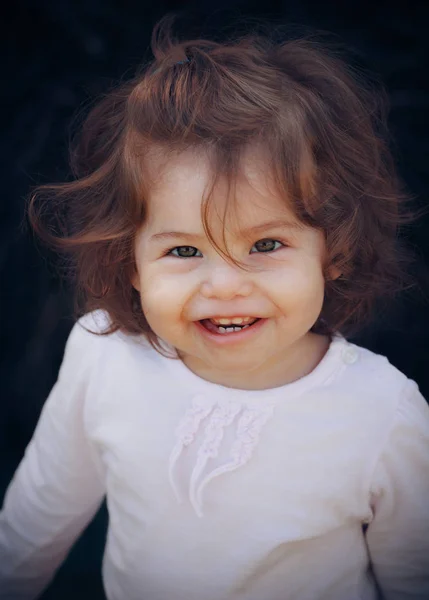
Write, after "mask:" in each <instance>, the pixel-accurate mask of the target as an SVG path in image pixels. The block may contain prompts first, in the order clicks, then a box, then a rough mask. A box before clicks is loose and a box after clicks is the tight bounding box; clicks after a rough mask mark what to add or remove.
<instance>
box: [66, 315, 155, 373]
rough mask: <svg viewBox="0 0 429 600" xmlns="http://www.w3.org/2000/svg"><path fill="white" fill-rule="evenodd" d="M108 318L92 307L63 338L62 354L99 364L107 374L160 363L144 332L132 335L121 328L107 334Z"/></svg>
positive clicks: (109, 322) (109, 320) (109, 321)
mask: <svg viewBox="0 0 429 600" xmlns="http://www.w3.org/2000/svg"><path fill="white" fill-rule="evenodd" d="M110 325H111V319H110V317H109V314H108V313H107V312H106V311H104V310H95V311H92V312H89V313H87V314H85V315H84V316H82V317H81V318H80V319H79V320H78V321H76V323H75V324H74V326H73V328H72V330H71V332H70V335H69V338H68V340H67V344H66V349H65V356H67V355H68V356H70V355H74V356H75V357H76V360H79V359H80V360H82V359H83V357H84V359H85V361H86V362H91V363H92V364H93V365H94V364H95V363H102V366H103V368H102V370H103V372H104V374H107V373H108V371H109V369H111V371H112V372H116V371H118V369H122V370H123V372H124V371H125V370H126V369H127V368H132V366H133V365H135V364H136V363H138V364H139V368H140V369H144V367H145V365H146V364H149V365H152V366H153V365H154V364H156V363H160V361H161V360H162V357H161V355H160V354H159V353H158V352H157V351H156V350H155V349H154V348H153V347H152V346H151V344H150V343H149V342H148V340H147V339H146V337H145V336H144V335H132V334H129V333H125V332H123V331H120V330H118V331H114V332H112V333H109V327H110Z"/></svg>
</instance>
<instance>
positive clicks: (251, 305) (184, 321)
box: [133, 152, 324, 387]
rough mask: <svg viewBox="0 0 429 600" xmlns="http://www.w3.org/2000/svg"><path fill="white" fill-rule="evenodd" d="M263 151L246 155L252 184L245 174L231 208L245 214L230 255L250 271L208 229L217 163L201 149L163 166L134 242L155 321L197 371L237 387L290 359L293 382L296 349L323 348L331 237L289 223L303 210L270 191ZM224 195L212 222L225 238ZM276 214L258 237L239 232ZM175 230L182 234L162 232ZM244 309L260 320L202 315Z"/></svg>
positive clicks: (233, 225) (232, 225) (230, 238)
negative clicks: (226, 327) (206, 213)
mask: <svg viewBox="0 0 429 600" xmlns="http://www.w3.org/2000/svg"><path fill="white" fill-rule="evenodd" d="M257 156H258V155H257V154H256V152H253V153H250V152H248V153H247V154H246V159H245V162H244V165H245V168H244V172H245V175H246V177H247V178H248V179H249V181H250V183H251V185H250V184H249V183H248V182H246V180H245V179H239V180H238V182H237V187H236V194H237V202H238V204H237V212H236V213H234V211H232V215H234V214H236V215H237V218H236V219H234V218H232V219H231V222H229V221H228V223H227V225H228V228H227V231H226V239H227V242H228V248H229V249H230V252H231V254H232V255H233V256H234V257H236V258H237V259H239V260H241V261H244V262H245V263H246V265H247V266H248V267H250V270H249V271H245V270H242V269H240V268H239V267H238V266H235V265H233V264H229V263H228V262H227V261H226V260H225V259H224V258H223V257H222V256H220V255H219V254H218V253H217V252H216V250H215V248H214V247H213V246H212V245H211V244H210V242H209V240H208V239H207V237H206V235H205V234H204V229H203V225H202V222H201V216H200V215H201V213H200V210H201V198H202V196H203V192H204V186H205V185H206V184H207V176H208V170H207V169H208V166H207V165H206V163H205V161H204V159H203V158H202V157H201V156H198V155H196V154H194V153H192V152H187V153H183V154H181V155H180V156H179V157H178V158H176V159H174V161H170V162H169V163H168V164H167V166H166V169H165V171H164V170H163V171H162V173H163V174H164V177H163V178H162V180H160V181H159V183H158V184H157V186H156V187H154V188H153V189H152V192H151V197H150V198H149V210H148V219H147V222H146V223H145V225H144V226H143V228H142V229H141V230H140V231H139V232H138V235H137V238H136V245H135V250H136V263H137V268H138V274H137V275H136V277H135V279H134V280H133V285H134V287H135V288H136V289H138V290H139V291H140V294H141V303H142V308H143V311H144V314H145V316H146V319H147V321H148V323H149V325H150V327H151V328H152V330H153V331H154V332H155V333H156V334H157V335H158V336H159V337H160V338H162V339H163V340H165V341H167V342H168V343H170V344H171V345H173V346H174V347H175V348H176V349H177V350H178V351H179V353H180V355H181V356H182V359H183V361H184V362H185V364H187V365H188V367H189V368H191V370H193V371H194V372H196V373H197V374H200V375H201V376H203V377H204V378H205V379H208V380H211V381H215V382H217V383H225V382H231V381H234V382H235V386H236V387H252V384H250V386H249V381H252V379H253V380H254V385H255V386H261V382H262V381H263V377H264V373H265V374H266V376H268V373H269V372H274V371H277V373H278V372H279V370H280V371H282V369H283V366H284V367H285V370H284V373H285V376H286V381H287V377H288V376H287V374H286V371H287V368H288V367H289V368H292V366H295V367H296V366H297V365H296V364H295V363H296V357H297V356H298V355H301V357H302V355H303V353H304V354H305V352H307V350H306V349H308V348H310V347H313V348H314V344H313V345H312V344H309V341H310V339H311V340H313V341H314V339H315V335H314V334H312V333H309V330H310V328H311V327H312V326H313V325H314V323H315V322H316V320H317V318H318V316H319V314H320V312H321V309H322V304H323V299H324V278H323V273H322V257H323V253H324V236H323V234H322V233H321V232H320V231H317V230H315V229H311V228H304V229H301V230H300V229H293V228H291V229H289V228H287V227H285V226H282V225H281V221H282V220H283V221H284V220H290V221H294V220H295V219H294V217H293V215H292V214H291V212H290V211H288V209H287V208H286V207H285V204H284V202H282V201H281V200H280V199H279V198H277V197H276V196H275V195H273V193H272V192H271V193H270V191H269V189H268V187H267V185H266V181H265V177H264V176H265V175H266V173H267V168H266V167H265V168H264V165H263V164H262V163H261V162H260V161H261V159H259V162H258V158H257ZM155 164H156V163H155V162H154V163H153V165H155ZM155 168H156V167H155ZM156 172H157V173H158V172H159V166H158V171H156ZM222 198H223V196H222V189H221V187H219V188H217V189H216V192H215V198H214V205H215V206H216V207H219V210H216V211H213V212H212V213H211V214H213V215H214V216H213V217H212V220H211V221H210V225H211V230H212V231H213V234H214V236H215V239H216V240H217V241H219V243H220V244H221V239H222V237H221V236H222V229H223V228H222V223H221V221H220V219H219V218H218V217H217V215H216V214H215V213H218V214H220V215H222V214H223V210H222V209H223V206H222ZM267 221H274V222H278V225H274V226H270V227H269V228H266V229H260V230H259V231H257V232H255V233H254V234H253V235H252V236H251V241H249V239H246V237H245V236H243V235H242V234H241V233H240V232H243V231H245V230H246V229H248V228H253V227H256V226H261V224H262V223H265V222H267ZM295 222H296V221H295ZM166 232H183V235H180V234H179V233H178V234H177V235H173V234H171V235H170V236H169V237H167V236H164V237H161V236H159V235H158V234H161V233H166ZM154 236H157V237H154ZM262 240H264V242H262ZM221 247H222V244H221ZM174 248H175V250H174V253H173V254H170V255H166V253H167V252H168V251H169V250H171V249H174ZM267 249H268V250H269V252H263V250H267ZM194 255H195V256H194ZM252 267H255V268H253V269H252ZM256 267H257V268H256ZM240 316H245V317H257V318H260V319H261V320H260V321H259V322H257V323H256V324H255V325H251V326H249V327H247V328H246V329H244V330H242V331H240V332H233V333H228V332H226V333H218V332H217V331H218V330H217V329H215V332H210V331H208V330H207V329H206V328H205V327H204V325H202V324H201V320H203V319H209V318H211V317H212V318H217V319H218V318H220V317H223V318H226V319H230V318H232V317H240ZM205 323H206V322H205ZM209 327H210V325H209ZM212 329H213V328H212ZM292 356H293V357H295V358H294V359H292ZM241 382H243V385H241ZM226 384H227V383H226ZM244 384H245V385H244ZM233 387H234V386H233ZM262 387H264V386H262ZM267 387H268V385H267Z"/></svg>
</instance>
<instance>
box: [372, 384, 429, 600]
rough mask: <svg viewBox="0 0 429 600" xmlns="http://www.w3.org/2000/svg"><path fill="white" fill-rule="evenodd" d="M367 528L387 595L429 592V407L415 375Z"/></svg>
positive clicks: (404, 598) (421, 598)
mask: <svg viewBox="0 0 429 600" xmlns="http://www.w3.org/2000/svg"><path fill="white" fill-rule="evenodd" d="M372 499H373V503H372V507H373V515H374V518H373V520H372V522H371V524H370V525H369V527H368V530H367V532H366V537H367V543H368V549H369V553H370V557H371V562H372V564H373V569H374V573H375V576H376V578H377V581H378V583H379V585H380V588H381V590H382V592H383V595H384V598H385V599H386V600H427V599H428V598H429V407H428V405H427V403H426V401H425V399H424V398H423V396H422V395H421V393H420V391H419V389H418V386H417V384H416V383H415V382H414V381H412V380H409V382H408V385H407V387H406V392H405V394H404V396H403V398H402V399H401V402H400V404H399V406H398V408H397V411H396V415H395V419H394V422H393V424H392V426H391V429H390V433H389V438H388V440H387V443H386V444H385V447H384V450H383V452H382V454H381V456H380V457H379V459H378V462H377V465H376V468H375V471H374V473H373V479H372Z"/></svg>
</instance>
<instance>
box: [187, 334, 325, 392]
mask: <svg viewBox="0 0 429 600" xmlns="http://www.w3.org/2000/svg"><path fill="white" fill-rule="evenodd" d="M330 343H331V338H330V336H328V335H319V334H316V333H308V334H307V336H305V339H303V340H302V341H301V342H300V343H299V344H298V345H296V346H294V348H293V351H292V352H291V353H290V354H289V355H288V356H281V357H279V358H278V359H277V360H276V361H275V362H273V363H270V364H263V365H262V366H261V367H260V368H259V369H257V370H254V371H246V372H245V373H244V372H241V371H238V372H237V371H235V370H231V371H221V372H219V371H216V370H214V369H212V368H211V367H210V366H209V365H206V364H203V363H201V364H197V363H195V361H194V360H192V359H189V358H188V357H186V356H180V355H179V356H180V358H181V360H182V361H183V363H184V364H185V365H186V366H187V367H188V369H190V370H191V371H192V372H193V373H195V374H196V375H198V376H199V377H201V378H202V379H205V380H206V381H210V382H211V383H215V384H218V385H222V386H225V387H230V388H234V389H241V390H266V389H271V388H276V387H280V386H283V385H287V384H288V383H293V382H294V381H296V380H298V379H301V378H302V377H305V376H306V375H308V374H309V373H311V372H312V371H313V370H314V369H315V368H316V367H317V365H318V364H319V363H320V361H321V360H322V358H323V357H324V356H325V354H326V352H327V351H328V348H329V345H330Z"/></svg>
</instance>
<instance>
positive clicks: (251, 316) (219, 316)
mask: <svg viewBox="0 0 429 600" xmlns="http://www.w3.org/2000/svg"><path fill="white" fill-rule="evenodd" d="M234 317H243V318H246V317H249V318H252V319H262V317H257V316H256V315H254V314H253V315H252V314H244V313H238V312H237V313H235V314H230V315H210V316H208V317H201V319H198V321H204V320H205V319H234Z"/></svg>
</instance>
